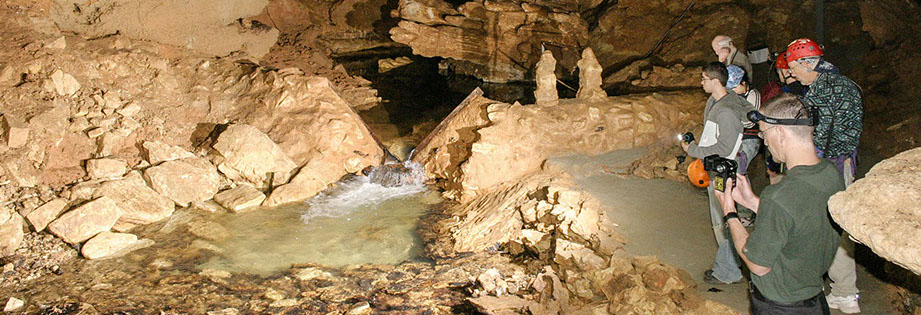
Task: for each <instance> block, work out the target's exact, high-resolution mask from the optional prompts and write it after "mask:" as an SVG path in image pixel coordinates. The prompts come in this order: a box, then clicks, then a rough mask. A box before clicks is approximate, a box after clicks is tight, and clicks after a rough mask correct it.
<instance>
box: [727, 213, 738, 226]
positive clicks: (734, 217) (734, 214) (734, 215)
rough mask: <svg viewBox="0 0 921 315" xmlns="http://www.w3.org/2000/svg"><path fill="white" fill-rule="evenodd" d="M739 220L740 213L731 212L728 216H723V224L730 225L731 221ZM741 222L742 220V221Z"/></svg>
mask: <svg viewBox="0 0 921 315" xmlns="http://www.w3.org/2000/svg"><path fill="white" fill-rule="evenodd" d="M738 218H739V213H738V212H730V213H727V214H726V215H724V216H723V223H727V224H728V223H729V219H738ZM740 220H741V219H740Z"/></svg>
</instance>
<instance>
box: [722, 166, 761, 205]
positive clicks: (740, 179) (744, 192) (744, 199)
mask: <svg viewBox="0 0 921 315" xmlns="http://www.w3.org/2000/svg"><path fill="white" fill-rule="evenodd" d="M727 182H729V180H727ZM735 182H736V187H735V188H734V189H732V198H733V199H735V201H736V202H738V203H739V204H740V205H742V206H743V207H746V208H749V209H752V210H753V211H755V212H757V211H758V210H757V207H755V205H756V204H757V203H758V202H757V198H758V196H755V193H754V192H753V191H752V185H751V182H749V181H748V177H745V175H739V174H736V180H735ZM726 185H727V186H728V185H730V184H728V183H727V184H726ZM726 189H727V190H728V189H729V188H726Z"/></svg>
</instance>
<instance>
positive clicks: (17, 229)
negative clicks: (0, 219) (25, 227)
mask: <svg viewBox="0 0 921 315" xmlns="http://www.w3.org/2000/svg"><path fill="white" fill-rule="evenodd" d="M23 236H24V234H23V232H22V216H20V215H19V214H18V213H12V214H10V218H9V219H8V220H6V222H4V223H0V257H6V256H9V255H12V254H13V253H14V252H16V250H17V249H19V246H20V245H21V244H22V238H23Z"/></svg>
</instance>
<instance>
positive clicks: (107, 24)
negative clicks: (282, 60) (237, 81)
mask: <svg viewBox="0 0 921 315" xmlns="http://www.w3.org/2000/svg"><path fill="white" fill-rule="evenodd" d="M266 4H268V1H267V0H260V1H233V2H227V1H214V0H194V1H174V0H169V1H165V2H163V1H161V2H157V3H153V2H147V1H137V0H105V1H96V2H89V3H80V10H74V3H73V2H72V1H68V0H55V1H52V2H51V18H52V19H53V20H54V22H55V25H57V26H58V27H59V28H61V30H62V31H71V32H75V33H78V34H80V35H83V36H86V37H102V36H106V35H111V34H115V33H118V34H120V35H122V36H127V37H130V38H133V39H141V40H151V41H156V42H160V43H164V44H170V45H174V46H180V47H186V48H189V49H193V50H197V51H201V52H205V53H209V54H213V55H217V56H226V55H228V54H230V53H232V52H234V51H243V52H246V53H247V54H249V55H251V56H253V57H254V58H257V59H258V58H261V57H262V56H263V55H265V54H266V53H268V51H269V48H271V47H272V45H273V44H275V41H276V39H277V38H278V34H279V32H278V30H276V29H272V28H261V27H252V26H251V25H250V26H247V25H244V24H242V21H243V20H244V19H247V18H249V17H252V16H256V15H259V13H260V12H262V10H263V9H264V8H265V7H266ZM92 12H96V13H92ZM89 20H92V21H93V23H86V21H89Z"/></svg>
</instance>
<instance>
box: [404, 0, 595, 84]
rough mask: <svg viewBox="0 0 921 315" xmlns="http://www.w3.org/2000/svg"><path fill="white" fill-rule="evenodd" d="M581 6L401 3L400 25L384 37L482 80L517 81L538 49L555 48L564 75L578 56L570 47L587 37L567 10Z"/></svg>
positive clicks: (436, 0)
mask: <svg viewBox="0 0 921 315" xmlns="http://www.w3.org/2000/svg"><path fill="white" fill-rule="evenodd" d="M547 5H550V6H553V7H554V8H552V9H551V8H548V7H547ZM584 5H586V4H582V3H576V2H567V1H562V2H554V3H552V4H551V3H549V2H542V3H540V5H530V4H528V3H524V4H517V3H512V2H497V1H487V2H474V1H470V2H466V3H463V4H461V5H460V6H456V7H455V6H454V5H453V4H450V2H448V1H441V0H428V1H419V0H402V1H400V9H398V10H397V13H398V14H399V15H400V19H401V21H400V22H399V23H398V24H397V26H396V27H394V28H392V29H391V30H390V35H391V36H390V37H391V38H392V39H393V40H394V41H396V42H398V43H402V44H405V45H407V46H410V47H412V49H413V53H414V54H416V55H421V56H426V57H435V56H438V57H443V58H444V61H443V64H444V65H446V66H448V67H449V68H451V69H452V70H453V71H454V72H457V73H462V74H468V75H472V76H476V77H478V78H481V79H483V80H485V81H487V82H509V81H521V80H527V79H529V78H526V77H525V75H526V73H528V72H530V70H531V69H532V68H533V66H534V64H535V62H536V61H537V60H536V59H537V58H536V57H537V56H538V55H539V54H540V52H541V51H544V49H547V50H550V49H552V50H555V51H554V53H556V54H557V56H556V57H557V59H558V60H559V61H560V64H561V66H562V68H563V69H565V70H564V71H569V70H572V69H573V68H574V67H575V64H576V61H577V60H578V59H579V52H578V51H576V50H575V49H572V48H570V47H587V46H588V43H589V36H588V24H587V23H586V22H585V20H584V19H582V17H581V16H580V14H579V13H577V12H573V11H572V8H575V7H581V6H584ZM556 6H560V7H556ZM589 7H591V6H589ZM525 8H528V9H525ZM442 21H443V22H442ZM544 43H553V44H552V45H544ZM559 47H566V48H561V49H560V48H559Z"/></svg>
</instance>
